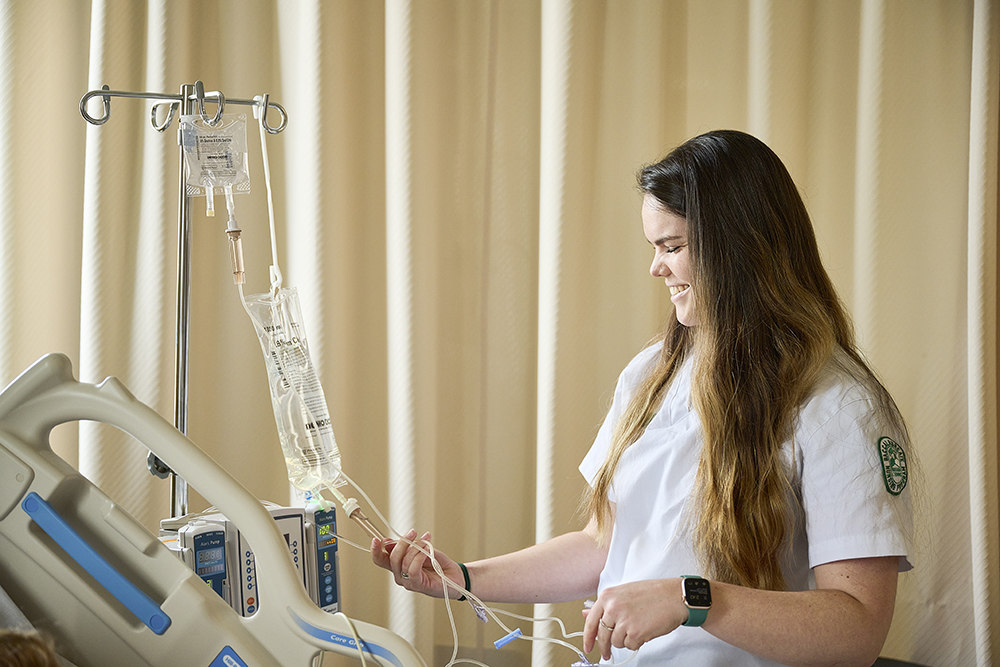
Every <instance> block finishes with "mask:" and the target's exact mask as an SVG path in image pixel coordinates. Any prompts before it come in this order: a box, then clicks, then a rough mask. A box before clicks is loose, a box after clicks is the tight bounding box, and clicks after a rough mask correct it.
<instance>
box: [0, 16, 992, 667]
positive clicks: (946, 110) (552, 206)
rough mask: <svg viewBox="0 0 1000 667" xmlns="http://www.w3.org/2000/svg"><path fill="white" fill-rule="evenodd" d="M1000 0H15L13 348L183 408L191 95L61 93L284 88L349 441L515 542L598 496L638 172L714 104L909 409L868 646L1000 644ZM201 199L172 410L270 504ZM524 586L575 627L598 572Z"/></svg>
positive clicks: (438, 638)
mask: <svg viewBox="0 0 1000 667" xmlns="http://www.w3.org/2000/svg"><path fill="white" fill-rule="evenodd" d="M998 14H1000V8H998V6H997V3H996V2H992V1H989V0H964V1H954V0H936V1H935V0H926V1H922V2H911V1H908V0H847V1H845V2H827V1H824V0H810V1H806V2H801V1H798V0H710V1H708V2H700V1H699V2H693V1H691V0H632V1H625V0H386V2H384V3H380V2H357V1H352V0H336V1H333V0H330V1H321V0H301V1H295V0H244V1H237V0H212V1H208V2H205V1H195V0H172V1H171V2H166V1H165V0H148V2H133V1H131V0H93V1H92V2H90V3H80V2H76V1H74V0H42V1H40V2H26V1H18V0H0V85H2V86H3V89H4V90H5V91H7V104H5V105H4V107H3V109H2V110H0V118H2V119H3V123H2V124H0V128H2V130H0V374H2V377H0V381H2V382H5V383H6V382H8V381H10V380H12V379H13V378H14V377H15V376H16V375H17V373H19V372H20V371H21V370H23V369H24V368H26V367H27V366H28V365H30V364H31V363H32V362H33V361H34V360H35V359H37V358H38V357H40V356H42V355H43V354H45V353H48V352H63V353H65V354H68V355H69V356H70V358H71V359H72V360H73V362H74V367H75V369H76V371H77V373H78V375H79V377H80V379H82V380H84V381H88V382H99V381H100V380H102V379H103V378H104V377H106V376H109V375H114V376H116V377H118V378H120V379H122V380H123V381H124V382H125V384H126V385H127V386H128V387H129V388H130V389H131V390H132V391H133V393H135V394H136V396H137V397H138V398H139V399H140V400H142V401H144V402H146V403H148V404H150V405H151V406H153V407H154V408H155V409H156V410H157V411H158V412H159V413H160V414H161V415H163V416H164V418H166V419H168V420H170V421H173V419H174V381H175V378H174V375H175V368H174V364H175V359H174V356H175V347H176V322H175V318H176V308H177V303H176V287H177V269H178V267H177V247H178V238H177V215H178V212H177V211H178V201H179V196H180V195H179V187H180V183H179V181H180V179H181V177H182V172H181V169H180V165H179V162H178V155H179V149H178V146H177V134H176V124H175V125H172V126H171V127H170V128H169V129H168V130H167V131H166V132H163V133H158V132H156V131H155V130H154V129H152V127H151V126H150V122H149V117H150V113H151V106H152V102H151V101H140V100H132V99H123V98H115V99H113V100H112V102H111V117H110V119H109V120H108V122H107V123H105V124H104V125H101V126H91V125H88V124H87V123H86V122H85V121H84V120H83V119H82V118H81V116H80V114H79V111H78V105H79V101H80V98H81V97H82V96H83V94H84V93H86V92H87V91H88V90H92V89H97V88H100V87H101V86H102V85H105V84H106V85H108V86H109V87H110V88H111V89H113V90H123V91H148V92H162V93H166V94H177V92H178V91H179V89H180V86H181V85H183V84H190V83H194V82H195V81H197V80H201V81H203V82H204V83H205V87H206V90H220V91H223V92H224V94H225V95H226V96H227V97H231V98H252V97H254V96H255V95H261V94H265V93H266V94H268V95H270V98H271V99H272V100H273V101H275V102H278V103H280V104H282V105H283V106H284V107H285V109H286V110H287V112H288V119H289V120H288V128H287V129H286V130H285V131H284V132H282V133H280V134H277V135H269V136H268V137H267V139H266V141H267V147H268V153H269V157H270V160H269V164H270V171H271V176H272V186H273V193H274V198H273V202H274V209H275V214H276V222H277V239H276V240H277V252H278V259H279V262H280V265H281V268H282V271H283V275H284V279H285V285H286V286H292V287H296V288H297V289H298V290H299V292H300V295H301V300H302V305H303V310H304V313H303V317H304V320H305V324H306V328H307V335H308V338H309V342H310V347H311V349H312V355H313V361H314V362H315V363H316V364H317V366H318V368H319V371H320V377H321V379H322V381H323V385H324V389H325V392H326V396H327V400H328V403H329V407H330V412H331V415H332V418H333V422H334V430H335V432H336V435H337V441H338V443H339V445H340V449H341V453H342V456H343V464H344V469H345V471H346V472H347V473H348V474H349V475H350V476H351V477H352V478H353V479H354V480H355V481H357V482H358V483H359V485H360V486H361V487H362V488H363V489H364V490H365V491H366V492H367V493H368V494H369V495H370V496H371V497H372V499H373V500H374V501H375V503H376V504H377V506H378V508H379V509H380V510H382V511H384V512H385V513H386V514H387V516H388V518H389V520H390V522H391V523H392V525H393V528H394V529H397V530H399V531H400V532H406V531H407V530H409V529H410V528H416V529H417V530H418V531H420V532H423V531H425V530H427V531H430V532H431V533H432V539H433V542H434V545H435V547H436V548H438V549H440V550H443V551H444V552H445V553H447V554H449V555H450V556H452V557H454V558H456V559H458V560H462V561H471V560H475V559H477V558H481V557H485V556H489V555H494V554H498V553H502V552H505V551H509V550H513V549H518V548H522V547H525V546H528V545H530V544H533V543H534V542H536V541H537V540H542V539H547V538H549V537H552V536H554V535H558V534H561V533H563V532H565V531H568V530H574V529H577V528H579V527H580V526H582V524H583V522H584V519H583V518H582V517H580V516H579V514H578V513H577V504H578V501H579V498H580V496H581V494H582V492H583V491H584V488H585V483H584V481H583V480H582V479H581V477H580V475H579V473H578V472H577V471H576V467H577V465H578V464H579V462H580V460H581V458H582V457H583V455H584V454H585V453H586V451H587V449H588V447H589V446H590V443H591V442H592V440H593V437H594V435H595V434H596V431H597V428H598V427H599V425H600V423H601V420H602V419H603V417H604V414H605V412H606V410H607V408H608V406H609V404H610V398H611V395H612V392H613V389H614V384H615V381H616V378H617V376H618V373H619V372H620V371H621V369H622V368H624V366H625V364H626V363H627V362H628V361H629V359H630V358H631V357H632V356H633V355H634V354H635V353H636V352H638V351H639V350H640V349H641V348H642V347H643V346H644V344H645V343H646V341H648V340H649V339H650V338H651V337H652V336H653V335H654V334H655V333H656V331H657V329H658V328H659V327H660V326H662V324H663V322H664V320H665V318H667V317H669V316H670V302H669V299H668V295H667V294H666V293H665V290H664V289H663V286H662V283H660V282H659V281H656V280H653V279H652V278H650V277H649V275H648V272H647V269H648V265H649V260H650V253H649V249H648V244H646V242H645V240H644V238H643V236H642V233H641V226H640V222H639V205H640V200H639V197H638V195H637V194H636V192H635V189H634V174H635V172H636V170H637V169H638V168H639V167H640V166H642V165H643V164H646V163H649V162H652V161H655V160H656V159H658V158H660V157H662V156H663V155H664V154H665V153H666V152H667V151H668V150H670V148H672V147H673V146H676V145H677V144H679V143H680V142H682V141H683V140H685V139H686V138H688V137H690V136H693V135H695V134H698V133H700V132H703V131H706V130H709V129H715V128H735V129H743V130H747V131H750V132H752V133H754V134H756V135H757V136H759V137H761V138H762V139H764V140H765V141H766V142H768V143H769V145H771V146H772V147H773V148H774V149H775V151H776V152H777V153H778V154H779V155H780V156H781V157H782V159H783V160H784V161H785V163H786V165H787V166H788V167H789V169H790V171H791V173H792V176H793V178H795V180H796V183H797V184H798V185H799V187H800V190H801V192H802V194H803V196H804V198H805V201H806V205H807V207H808V208H809V210H810V213H811V215H812V216H813V220H814V224H815V227H816V232H817V237H818V239H819V242H820V245H821V250H822V252H823V257H824V261H825V262H826V265H827V268H828V270H829V272H830V274H831V276H832V277H833V279H834V282H835V283H836V285H837V287H838V289H839V291H840V294H841V296H842V297H843V298H844V300H845V302H846V303H847V305H848V307H849V308H850V310H851V312H852V313H853V316H854V318H855V323H856V326H857V329H858V334H859V337H860V339H861V341H862V346H863V348H864V350H865V351H866V353H867V354H868V356H869V358H870V359H871V361H872V362H873V364H874V366H875V367H876V368H878V370H879V371H880V372H881V374H882V376H883V378H884V380H885V382H886V384H887V386H888V387H889V389H890V391H892V393H893V395H894V396H895V398H896V399H897V401H898V403H899V404H900V407H901V409H902V411H903V413H904V415H905V416H906V417H907V419H908V422H909V425H910V428H911V431H912V436H913V442H914V452H912V458H913V459H914V460H915V461H916V462H917V463H918V470H917V471H916V473H915V474H914V476H913V481H911V484H913V485H914V488H915V490H916V491H917V496H918V498H919V506H918V510H919V512H918V515H919V521H918V526H917V528H916V530H915V536H914V537H915V542H916V545H917V549H916V552H915V555H914V562H915V565H916V569H915V570H914V571H913V572H912V573H908V574H905V575H903V576H902V577H901V578H900V582H901V585H900V590H899V594H898V598H897V606H896V616H895V619H894V623H893V627H892V630H891V632H890V637H889V641H888V642H887V644H886V647H885V650H884V654H885V655H888V656H891V657H895V658H899V659H906V660H912V661H914V662H917V663H920V664H926V665H941V666H944V665H956V664H961V665H971V664H976V665H993V664H997V663H998V661H1000V655H998V652H1000V651H998V649H997V647H996V641H997V639H996V638H997V636H998V634H997V633H998V627H997V626H998V620H997V617H998V614H1000V609H998V605H1000V600H998V596H1000V590H998V582H997V577H998V573H1000V546H998V541H1000V528H998V510H1000V506H998V504H1000V500H998V497H997V490H996V489H997V482H998V477H1000V472H998V460H997V433H996V431H997V426H996V413H997V371H996V356H997V355H996V352H997V338H996V325H997V289H996V287H997V264H996V254H997V239H996V236H997V234H996V232H997V196H998V189H997V178H998V176H997V152H998V142H1000V134H998V108H997V107H998V94H1000V84H998V78H1000V56H998V53H1000V50H998V47H1000V41H998V40H1000V27H998V23H1000V16H998ZM99 107H100V104H99V102H94V103H92V106H91V107H90V113H91V114H98V113H100V111H99ZM160 111H161V113H160V116H159V117H160V119H161V120H162V118H163V113H162V109H161V110H160ZM227 112H229V113H246V114H247V116H248V137H247V138H248V147H249V153H250V167H251V181H252V186H251V192H249V193H247V194H239V195H237V197H236V217H237V219H238V221H239V224H240V226H241V228H242V229H243V230H244V235H243V242H244V252H245V256H246V266H247V285H246V291H247V293H248V294H251V293H256V292H263V291H266V290H267V289H268V287H269V284H270V279H269V275H268V266H269V265H270V264H271V241H270V237H269V232H268V225H267V221H268V215H267V210H268V205H267V196H266V192H265V188H264V178H263V169H262V163H261V155H262V153H261V148H260V139H259V136H258V131H257V126H256V125H255V121H254V119H253V116H252V112H251V109H250V107H239V106H237V105H229V106H227ZM175 123H176V121H175ZM204 206H205V202H204V199H197V198H195V199H193V200H192V228H191V248H192V251H191V258H190V266H189V269H190V275H191V304H190V341H189V343H190V351H189V379H188V392H189V397H188V408H187V432H188V434H189V436H190V437H191V438H192V439H193V440H194V441H195V442H197V443H198V444H199V445H200V446H202V447H203V448H204V449H205V450H206V451H208V452H209V454H210V455H211V456H213V458H215V459H216V460H218V461H219V462H221V463H222V464H223V465H224V466H225V467H226V468H227V469H228V470H229V471H230V472H231V473H232V474H233V475H234V476H235V477H236V478H237V479H239V480H240V481H241V482H242V483H243V484H244V485H246V486H247V487H248V488H249V489H250V490H251V491H252V492H253V493H254V494H255V495H257V496H258V497H260V498H261V499H265V500H270V501H273V502H278V503H287V502H289V501H290V500H291V496H292V495H293V494H292V493H291V491H290V489H289V485H288V482H287V476H286V471H285V467H284V463H283V458H282V455H281V452H280V449H279V447H278V443H277V437H276V431H275V427H274V422H273V416H272V413H271V408H270V399H269V395H268V389H267V379H266V373H265V371H264V367H263V359H262V358H261V352H260V348H259V345H258V343H257V340H256V336H255V335H254V332H253V329H252V327H251V324H250V322H249V321H248V319H247V317H246V314H245V313H244V312H243V310H242V308H241V306H240V304H239V300H238V298H237V295H236V290H235V287H234V286H233V285H232V277H231V273H230V266H229V259H228V245H227V239H226V237H225V234H224V230H225V221H226V218H225V216H224V215H221V214H220V215H217V216H216V217H215V218H209V217H207V216H206V215H205V208H204ZM52 440H53V444H54V447H55V449H56V451H57V452H58V453H59V454H60V455H61V456H63V457H64V458H66V459H67V460H68V461H69V462H70V463H72V464H73V465H75V466H77V467H79V469H80V470H81V472H83V474H85V475H86V476H87V477H88V478H89V479H91V480H93V481H94V482H95V483H97V484H98V485H99V486H100V487H101V488H102V489H103V490H104V491H105V493H107V494H108V495H110V496H111V497H112V498H113V499H115V500H116V501H117V502H118V503H119V504H120V505H121V506H122V507H123V508H124V509H125V510H127V511H128V512H130V513H131V514H132V515H133V516H135V517H136V518H137V519H138V520H139V521H140V522H141V523H142V524H143V525H145V526H146V527H147V528H149V529H150V530H151V531H154V532H155V530H156V529H157V523H158V521H159V520H160V519H161V518H165V517H166V516H167V515H168V514H169V513H170V505H169V493H168V483H167V482H166V481H161V480H158V479H155V478H153V477H151V476H150V475H149V473H148V472H147V471H146V468H145V458H146V449H145V448H144V447H143V446H142V445H141V443H137V442H135V441H134V440H132V439H131V438H129V437H127V436H125V435H123V434H120V433H118V432H117V431H114V430H112V429H109V428H107V427H105V426H103V425H99V424H91V423H83V424H80V425H79V426H76V425H68V426H61V427H59V428H57V429H56V430H55V432H54V433H53V436H52ZM348 491H349V490H348V489H345V493H347V495H349V496H351V495H355V496H357V495H358V494H357V493H356V492H354V491H350V492H348ZM190 503H191V507H192V509H201V508H202V507H203V501H202V500H201V496H200V495H199V494H198V490H197V489H191V500H190ZM366 513H367V514H368V515H369V516H373V515H374V511H367V512H366ZM340 530H341V532H342V534H343V536H344V537H345V538H346V539H347V540H351V541H354V542H358V543H360V546H361V547H363V548H364V549H365V550H366V549H367V546H368V544H367V542H368V540H367V537H366V536H365V535H364V534H363V533H361V531H360V530H358V529H357V527H356V526H354V525H353V524H351V523H349V522H347V521H343V520H342V523H341V526H340ZM365 550H360V551H359V550H355V549H352V548H350V547H349V546H348V545H347V543H346V542H342V547H341V551H340V553H341V559H342V560H341V572H342V574H343V576H342V589H343V590H342V594H343V605H344V611H345V612H346V613H347V614H348V615H349V616H352V617H356V618H359V619H363V620H365V621H368V622H372V623H377V624H380V625H384V626H386V627H390V628H391V629H393V630H395V631H396V632H398V633H400V634H401V635H402V636H404V637H406V638H407V639H408V640H410V641H412V642H413V643H414V645H415V646H416V647H417V648H418V650H419V651H420V652H421V654H422V655H423V656H424V657H425V659H426V660H427V661H428V663H429V664H445V663H446V662H448V660H449V659H450V656H451V653H452V645H453V641H452V633H451V629H450V625H449V621H448V614H447V612H446V609H445V607H444V605H443V603H442V602H441V601H436V600H430V599H425V598H418V597H416V596H413V595H410V594H409V593H407V592H405V591H402V590H401V589H399V588H398V587H395V586H393V585H392V584H391V582H390V581H389V579H388V576H387V575H386V574H385V573H384V572H383V571H381V570H378V569H377V568H375V567H374V566H373V565H372V564H371V563H370V558H369V556H368V555H367V553H366V551H365ZM665 574H680V573H665ZM473 589H475V582H474V581H473ZM507 608H509V609H511V610H513V611H515V612H517V613H520V614H524V615H528V614H534V615H537V614H544V615H556V616H559V617H561V618H563V619H565V620H566V622H567V623H568V625H569V627H570V629H577V628H579V626H580V612H579V609H580V604H579V603H578V602H574V603H562V604H555V605H540V606H538V607H534V608H533V607H532V606H530V605H508V606H507ZM452 610H453V611H454V612H455V616H456V622H457V630H458V636H459V643H460V649H459V655H460V656H464V657H470V658H475V659H480V660H483V661H484V662H486V663H487V664H490V665H494V666H495V667H504V666H506V665H521V664H533V665H536V666H537V667H541V666H542V665H554V664H565V663H566V661H569V662H574V661H575V660H576V659H577V656H576V655H575V654H573V653H571V652H568V651H566V650H565V649H563V648H559V647H556V646H553V645H549V644H542V643H535V644H529V643H527V642H515V643H513V644H509V645H507V646H506V647H505V648H504V649H503V650H501V651H497V650H496V649H495V648H494V647H493V645H492V642H493V641H495V640H496V639H498V638H499V637H501V636H502V635H503V634H504V632H503V631H502V630H500V629H499V628H497V627H496V626H495V625H493V624H490V625H483V624H481V623H479V622H478V621H477V620H476V619H475V617H474V614H473V613H472V612H471V610H469V608H468V607H467V606H466V605H465V604H464V603H462V604H453V605H452ZM511 623H514V624H516V625H520V627H521V628H522V630H523V631H524V632H525V633H526V634H527V633H529V632H534V633H536V634H545V633H546V632H554V631H549V630H545V629H541V624H539V625H538V626H535V627H534V628H533V627H532V626H531V625H530V624H526V623H523V622H520V621H511ZM511 627H512V628H513V627H514V625H511ZM555 634H556V635H557V634H558V633H557V632H556V633H555ZM333 661H334V659H333V658H331V662H333Z"/></svg>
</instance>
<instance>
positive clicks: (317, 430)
mask: <svg viewBox="0 0 1000 667" xmlns="http://www.w3.org/2000/svg"><path fill="white" fill-rule="evenodd" d="M246 308H247V312H248V313H249V314H250V318H251V319H252V320H253V323H254V329H255V330H256V331H257V337H258V339H259V340H260V346H261V351H262V352H263V353H264V359H265V362H266V364H265V365H266V366H267V370H268V385H269V388H270V390H271V404H272V407H273V408H274V418H275V422H276V424H277V427H278V438H279V440H280V441H281V449H282V453H283V454H284V455H285V465H286V466H287V467H288V479H289V481H290V482H291V483H292V484H293V485H295V486H296V487H297V488H299V489H302V490H304V491H312V490H315V489H317V488H319V487H321V486H324V485H326V486H331V485H336V486H340V485H342V484H344V483H345V482H344V480H343V478H342V476H341V475H340V451H339V450H338V449H337V441H336V439H335V438H334V435H333V425H332V423H331V421H330V413H329V411H328V409H327V405H326V397H325V396H324V394H323V387H322V386H321V385H320V382H319V376H318V374H317V373H316V368H315V367H314V366H313V364H312V361H311V359H310V357H309V345H308V343H307V342H306V336H305V330H304V328H303V327H302V324H301V322H302V315H301V310H300V307H299V299H298V293H297V292H296V291H295V290H294V289H288V288H284V289H280V290H278V293H277V294H276V295H275V296H274V297H272V296H271V295H270V294H255V295H252V296H248V297H247V298H246Z"/></svg>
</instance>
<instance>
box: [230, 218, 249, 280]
mask: <svg viewBox="0 0 1000 667" xmlns="http://www.w3.org/2000/svg"><path fill="white" fill-rule="evenodd" d="M242 231H243V230H241V229H227V230H226V236H228V237H229V258H230V259H231V260H232V262H233V284H234V285H242V284H243V283H244V282H245V277H244V272H243V241H242V240H240V234H241V233H242Z"/></svg>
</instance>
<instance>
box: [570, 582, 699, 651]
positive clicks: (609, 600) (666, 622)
mask: <svg viewBox="0 0 1000 667" xmlns="http://www.w3.org/2000/svg"><path fill="white" fill-rule="evenodd" d="M583 614H584V616H586V618H587V622H586V623H585V624H584V627H583V650H584V652H585V653H590V651H592V650H593V649H594V647H595V646H596V647H597V648H598V649H600V651H601V657H602V658H604V659H605V660H607V659H609V658H610V657H611V647H612V646H614V647H615V648H627V649H629V650H632V651H636V650H638V649H639V647H640V646H642V645H643V644H645V643H646V642H648V641H649V640H650V639H653V638H654V637H659V636H660V635H665V634H667V633H669V632H673V630H674V629H676V628H677V626H679V625H681V624H682V623H684V622H685V621H686V620H687V617H688V610H687V607H685V606H684V602H683V601H682V600H681V581H680V579H676V578H675V579H653V580H649V581H635V582H631V583H628V584H622V585H621V586H615V587H613V588H608V589H606V590H604V591H603V592H602V593H601V595H600V596H599V597H598V598H597V602H595V603H594V606H592V607H591V608H590V609H586V610H584V612H583Z"/></svg>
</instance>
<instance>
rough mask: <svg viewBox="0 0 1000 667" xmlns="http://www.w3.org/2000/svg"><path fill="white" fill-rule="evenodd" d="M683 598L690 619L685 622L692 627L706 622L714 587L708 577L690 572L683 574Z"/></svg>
mask: <svg viewBox="0 0 1000 667" xmlns="http://www.w3.org/2000/svg"><path fill="white" fill-rule="evenodd" d="M681 599H683V600H684V606H685V607H687V608H688V619H687V620H686V621H684V623H683V624H684V625H686V626H688V627H689V628H691V627H697V626H699V625H701V624H702V623H704V622H705V619H706V618H708V610H709V608H711V606H712V589H711V587H710V586H709V585H708V579H703V578H701V577H696V576H693V575H690V574H685V575H684V576H682V577H681Z"/></svg>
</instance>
